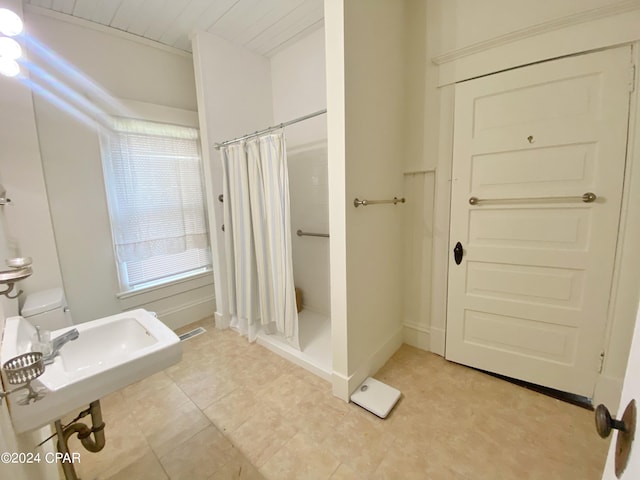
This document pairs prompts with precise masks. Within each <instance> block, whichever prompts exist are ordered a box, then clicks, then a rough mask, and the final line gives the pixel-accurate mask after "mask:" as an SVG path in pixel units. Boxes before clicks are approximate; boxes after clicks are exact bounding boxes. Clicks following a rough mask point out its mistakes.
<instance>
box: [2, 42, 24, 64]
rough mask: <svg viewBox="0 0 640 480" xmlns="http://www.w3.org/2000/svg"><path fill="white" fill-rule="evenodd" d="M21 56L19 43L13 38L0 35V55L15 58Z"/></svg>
mask: <svg viewBox="0 0 640 480" xmlns="http://www.w3.org/2000/svg"><path fill="white" fill-rule="evenodd" d="M21 56H22V48H21V47H20V44H19V43H18V42H16V41H15V40H14V39H13V38H9V37H0V57H4V58H9V59H11V60H17V59H19V58H20V57H21Z"/></svg>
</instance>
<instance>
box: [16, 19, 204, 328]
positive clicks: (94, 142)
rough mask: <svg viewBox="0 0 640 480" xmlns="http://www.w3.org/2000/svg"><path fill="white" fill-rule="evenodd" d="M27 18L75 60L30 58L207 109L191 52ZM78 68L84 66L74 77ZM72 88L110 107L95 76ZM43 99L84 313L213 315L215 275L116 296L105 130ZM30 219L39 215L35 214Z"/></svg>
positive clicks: (67, 263)
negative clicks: (198, 92) (139, 310)
mask: <svg viewBox="0 0 640 480" xmlns="http://www.w3.org/2000/svg"><path fill="white" fill-rule="evenodd" d="M25 21H26V25H27V28H28V32H29V35H30V36H31V37H33V38H34V39H35V41H37V42H39V43H40V44H42V45H44V46H45V47H46V48H48V49H50V50H52V51H53V52H55V54H57V55H58V56H59V57H61V58H62V59H64V61H65V62H61V65H55V64H50V63H47V62H45V61H44V60H43V57H42V55H39V54H38V50H37V49H36V48H35V47H34V46H32V45H31V46H28V48H29V54H30V59H31V60H32V61H34V62H37V64H38V65H39V66H40V67H41V68H43V69H46V71H47V72H48V73H50V74H52V75H55V76H57V77H58V78H60V79H61V80H63V81H65V82H69V78H72V79H75V80H76V81H77V80H79V79H81V78H82V77H83V76H84V77H86V78H87V79H90V80H92V81H93V82H95V83H97V84H98V85H99V86H100V87H102V88H103V89H104V90H105V91H106V92H107V93H108V95H109V96H110V97H113V98H116V99H128V100H134V101H138V102H147V103H150V104H155V105H162V106H165V107H172V108H179V109H185V110H193V111H195V110H196V109H197V107H196V96H195V82H194V76H193V67H192V61H191V57H190V55H188V54H186V53H182V52H178V51H177V50H176V51H174V50H171V49H168V48H157V47H156V46H154V45H153V44H152V43H151V42H143V41H139V40H137V38H136V37H133V36H129V35H126V34H122V33H120V32H117V31H115V30H109V29H106V28H99V27H94V26H93V25H92V24H90V23H88V22H84V21H82V20H73V19H71V17H67V16H63V15H55V14H49V13H46V12H45V11H43V10H38V9H34V8H29V9H28V10H27V13H26V19H25ZM69 68H72V69H75V70H76V71H77V72H73V73H72V74H71V75H69V76H67V77H65V75H64V72H65V71H66V70H67V69H69ZM71 86H72V88H73V89H74V90H76V92H77V93H79V94H80V95H82V96H84V97H85V98H87V99H88V101H89V102H90V103H91V104H93V105H95V106H98V107H101V108H105V109H106V108H107V106H106V102H105V101H104V100H102V99H100V97H99V96H98V95H97V94H96V93H95V92H94V90H93V88H92V87H91V86H90V84H89V82H88V81H87V80H85V81H83V82H82V83H81V82H77V83H75V84H71ZM34 105H35V116H36V122H37V127H38V136H39V141H40V151H41V153H42V164H43V166H44V172H45V178H46V184H47V192H48V198H49V205H50V208H51V215H52V218H53V228H54V231H55V237H56V243H57V247H58V255H59V258H60V264H61V267H62V277H63V280H64V287H65V291H66V293H67V299H68V301H69V305H70V307H71V312H72V316H73V319H74V321H75V322H76V323H78V322H84V321H88V320H92V319H95V318H99V317H102V316H106V315H110V314H113V313H117V312H120V311H123V310H127V309H130V308H136V307H145V308H148V309H150V310H155V311H157V313H158V314H159V316H160V318H161V319H162V320H163V321H164V322H165V323H167V324H168V325H169V326H171V327H173V328H176V327H178V326H180V325H183V324H186V323H190V322H192V321H195V320H199V319H200V318H202V317H204V316H207V315H211V314H213V309H214V306H213V305H214V292H213V288H212V285H211V283H212V280H213V279H212V276H209V278H208V280H207V281H203V280H202V279H198V280H194V281H191V282H185V283H183V284H181V285H180V286H179V287H177V288H176V287H175V286H173V287H168V288H165V289H163V288H161V289H158V290H155V291H153V292H151V293H146V294H144V295H141V296H136V297H130V298H127V299H124V300H119V299H118V298H116V293H118V291H119V285H118V280H117V270H116V265H115V259H114V254H113V247H112V242H111V232H110V227H109V216H108V210H107V204H106V197H105V187H104V181H103V175H102V163H101V158H100V146H99V137H98V134H97V131H96V130H95V129H94V128H93V127H92V126H90V125H87V124H84V123H83V122H82V121H81V120H78V119H76V118H75V117H73V116H71V115H70V114H68V113H67V112H65V111H63V110H62V109H61V108H59V107H58V106H56V105H54V104H53V103H51V102H50V101H49V100H47V99H46V98H44V97H43V96H42V95H40V94H36V95H34ZM111 113H112V112H111ZM27 184H29V182H27ZM20 221H21V222H22V223H26V224H31V223H32V219H31V217H23V218H21V220H20ZM36 238H37V237H36ZM41 241H42V240H41ZM34 263H35V262H34ZM36 268H37V267H36ZM58 284H60V282H59V281H58ZM169 297H170V301H169V302H168V303H167V299H168V298H169Z"/></svg>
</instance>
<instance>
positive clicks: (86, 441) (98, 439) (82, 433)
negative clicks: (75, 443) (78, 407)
mask: <svg viewBox="0 0 640 480" xmlns="http://www.w3.org/2000/svg"><path fill="white" fill-rule="evenodd" d="M89 413H91V428H89V427H88V426H87V425H85V424H84V423H82V422H74V423H72V424H71V425H67V426H66V427H64V428H63V427H62V423H60V420H56V422H55V426H56V433H57V434H58V452H60V453H62V454H63V460H62V470H63V471H64V477H65V478H66V479H67V480H78V475H77V474H76V469H75V468H74V467H73V462H72V461H71V454H70V453H69V446H68V444H67V443H68V441H69V438H70V437H71V436H72V435H73V434H75V433H77V434H78V440H80V442H82V446H83V447H84V448H86V449H87V450H88V451H90V452H94V453H95V452H99V451H100V450H102V449H103V448H104V445H105V438H104V427H105V425H104V422H103V421H102V409H101V408H100V400H96V401H95V402H91V404H89ZM91 434H93V438H91Z"/></svg>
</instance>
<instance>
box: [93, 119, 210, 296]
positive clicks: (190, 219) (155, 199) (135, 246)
mask: <svg viewBox="0 0 640 480" xmlns="http://www.w3.org/2000/svg"><path fill="white" fill-rule="evenodd" d="M101 148H102V159H103V167H104V172H105V183H106V187H107V200H108V205H109V213H110V216H111V231H112V234H113V244H114V250H115V255H116V261H117V264H118V273H119V277H120V284H121V288H122V289H123V290H124V291H130V290H135V289H139V288H143V287H146V286H152V285H157V284H161V283H165V282H169V281H171V280H174V279H176V278H180V277H182V276H186V275H189V274H192V273H196V272H199V271H203V270H205V269H209V268H211V253H210V250H209V235H208V229H207V221H206V215H205V207H204V189H203V183H202V160H201V157H200V149H199V143H198V130H196V129H194V128H189V127H182V126H176V125H168V124H161V123H155V122H148V121H142V120H134V119H125V118H114V119H113V129H112V131H110V132H108V133H105V134H104V135H103V136H102V138H101Z"/></svg>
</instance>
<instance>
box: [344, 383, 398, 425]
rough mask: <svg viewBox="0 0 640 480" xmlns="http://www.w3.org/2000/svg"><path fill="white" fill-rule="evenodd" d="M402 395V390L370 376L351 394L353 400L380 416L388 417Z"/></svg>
mask: <svg viewBox="0 0 640 480" xmlns="http://www.w3.org/2000/svg"><path fill="white" fill-rule="evenodd" d="M400 395H401V393H400V390H397V389H395V388H393V387H390V386H389V385H387V384H385V383H382V382H380V381H378V380H376V379H375V378H371V377H369V378H367V379H366V380H365V381H364V382H362V385H360V386H359V387H358V388H357V389H356V391H355V392H354V393H353V395H351V401H352V402H353V403H355V404H356V405H360V406H361V407H362V408H364V409H365V410H369V411H370V412H371V413H373V414H374V415H377V416H378V417H380V418H386V417H387V415H389V412H390V411H391V409H392V408H393V406H394V405H395V404H396V403H397V401H398V400H399V399H400Z"/></svg>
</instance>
